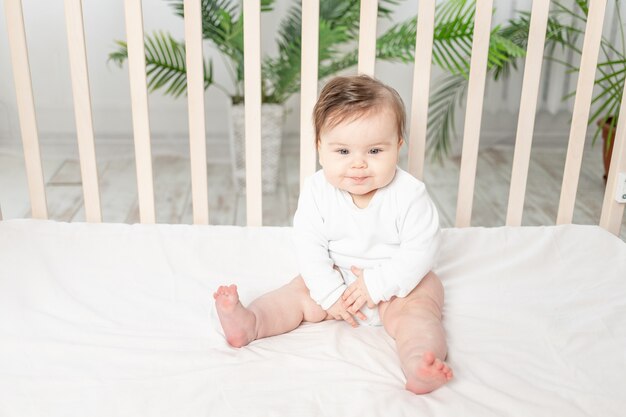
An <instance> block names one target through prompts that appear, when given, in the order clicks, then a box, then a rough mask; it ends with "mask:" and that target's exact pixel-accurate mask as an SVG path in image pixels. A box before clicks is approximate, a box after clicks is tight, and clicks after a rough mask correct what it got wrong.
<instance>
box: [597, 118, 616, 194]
mask: <svg viewBox="0 0 626 417" xmlns="http://www.w3.org/2000/svg"><path fill="white" fill-rule="evenodd" d="M612 120H613V117H608V118H606V119H601V120H598V126H602V160H603V162H604V182H606V179H607V178H608V176H609V168H610V166H611V155H613V144H614V143H615V133H616V130H617V125H616V126H613V131H612V132H611V138H610V141H611V143H610V144H609V145H608V147H607V143H606V142H607V140H609V130H610V129H611V121H612Z"/></svg>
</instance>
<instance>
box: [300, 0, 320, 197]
mask: <svg viewBox="0 0 626 417" xmlns="http://www.w3.org/2000/svg"><path fill="white" fill-rule="evenodd" d="M319 20H320V2H319V0H304V1H303V2H302V64H301V71H302V74H301V80H302V81H301V82H300V86H301V87H300V189H302V186H303V185H304V179H305V178H306V177H308V176H309V175H312V174H313V173H314V172H315V168H316V158H315V157H316V143H315V128H314V126H313V107H315V101H316V100H317V77H318V64H317V61H318V54H319Z"/></svg>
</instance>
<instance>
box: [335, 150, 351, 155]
mask: <svg viewBox="0 0 626 417" xmlns="http://www.w3.org/2000/svg"><path fill="white" fill-rule="evenodd" d="M337 152H339V155H347V154H349V153H350V152H348V150H347V149H337Z"/></svg>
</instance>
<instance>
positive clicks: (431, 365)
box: [406, 352, 452, 394]
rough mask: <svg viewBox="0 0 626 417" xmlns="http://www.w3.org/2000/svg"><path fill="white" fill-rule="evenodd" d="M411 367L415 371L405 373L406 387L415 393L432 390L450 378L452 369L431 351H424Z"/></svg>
mask: <svg viewBox="0 0 626 417" xmlns="http://www.w3.org/2000/svg"><path fill="white" fill-rule="evenodd" d="M411 369H415V371H413V373H412V374H408V375H407V383H406V389H407V390H409V391H411V392H413V393H415V394H426V393H429V392H431V391H434V390H436V389H437V388H439V387H440V386H442V385H443V384H445V383H446V382H448V381H449V380H451V379H452V369H450V368H449V367H448V365H446V363H445V362H443V361H441V360H440V359H438V358H436V357H435V355H434V354H433V353H432V352H426V353H424V355H423V356H422V357H421V358H420V359H419V360H418V363H417V365H416V366H414V367H412V368H411Z"/></svg>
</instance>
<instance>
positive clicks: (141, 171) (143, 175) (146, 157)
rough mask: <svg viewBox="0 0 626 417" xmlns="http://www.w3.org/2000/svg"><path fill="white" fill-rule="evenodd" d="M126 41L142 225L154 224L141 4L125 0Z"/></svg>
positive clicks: (135, 0)
mask: <svg viewBox="0 0 626 417" xmlns="http://www.w3.org/2000/svg"><path fill="white" fill-rule="evenodd" d="M124 6H125V7H124V8H125V14H126V37H127V43H128V72H129V78H130V95H131V102H132V112H133V134H134V139H135V160H136V165H137V189H138V193H139V218H140V221H141V223H154V222H155V220H156V215H155V208H154V182H153V179H152V156H151V150H150V121H149V117H148V88H147V83H146V57H145V48H144V43H143V42H144V40H143V39H144V35H143V16H142V10H141V0H124Z"/></svg>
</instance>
